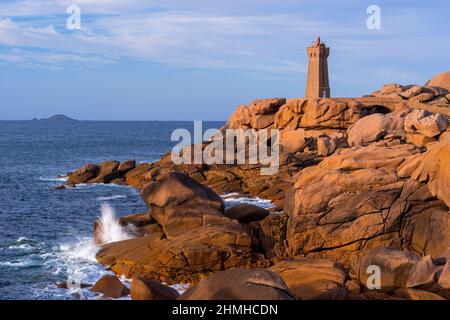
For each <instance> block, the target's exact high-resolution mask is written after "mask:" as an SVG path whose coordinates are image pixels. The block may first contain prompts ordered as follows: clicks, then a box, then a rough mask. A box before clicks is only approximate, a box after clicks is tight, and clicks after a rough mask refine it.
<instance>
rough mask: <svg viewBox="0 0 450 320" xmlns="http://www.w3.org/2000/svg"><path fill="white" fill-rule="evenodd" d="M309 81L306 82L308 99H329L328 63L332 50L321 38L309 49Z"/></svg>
mask: <svg viewBox="0 0 450 320" xmlns="http://www.w3.org/2000/svg"><path fill="white" fill-rule="evenodd" d="M307 52H308V59H309V64H308V80H307V82H306V94H305V97H306V98H310V99H316V98H329V97H330V81H329V79H328V62H327V58H328V56H329V55H330V48H327V47H326V46H325V43H321V42H320V37H317V41H316V42H314V43H313V44H312V45H311V47H308V49H307Z"/></svg>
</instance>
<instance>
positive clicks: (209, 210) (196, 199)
mask: <svg viewBox="0 0 450 320" xmlns="http://www.w3.org/2000/svg"><path fill="white" fill-rule="evenodd" d="M141 194H142V197H143V199H144V201H145V202H146V203H147V205H148V208H149V213H150V215H151V216H152V217H153V218H154V219H155V220H156V221H157V222H158V223H159V224H160V225H161V226H162V227H163V230H164V233H165V235H166V236H167V237H169V238H172V237H175V236H178V235H181V234H184V233H186V232H187V231H189V230H192V229H196V228H199V227H202V226H207V225H226V224H229V223H230V220H229V219H228V218H226V217H225V216H224V215H223V212H224V203H223V200H222V198H220V196H218V195H217V194H216V193H215V192H214V191H212V190H211V189H210V188H208V187H206V186H204V185H201V184H200V183H198V182H196V181H195V180H193V179H192V178H190V177H189V176H187V175H186V174H184V173H182V172H171V173H168V174H165V175H161V176H160V177H158V179H157V180H156V181H153V182H150V183H149V184H147V185H145V186H144V187H143V189H142V191H141Z"/></svg>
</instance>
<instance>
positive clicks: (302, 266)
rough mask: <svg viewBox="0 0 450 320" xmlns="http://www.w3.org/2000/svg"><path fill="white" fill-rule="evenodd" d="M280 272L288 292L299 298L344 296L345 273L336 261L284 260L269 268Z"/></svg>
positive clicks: (314, 298) (315, 298)
mask: <svg viewBox="0 0 450 320" xmlns="http://www.w3.org/2000/svg"><path fill="white" fill-rule="evenodd" d="M270 270H272V271H275V272H277V273H279V274H280V276H281V278H283V280H284V282H285V283H286V285H287V287H288V288H289V290H290V292H291V293H292V295H294V297H295V298H296V299H299V300H317V299H333V298H334V299H335V298H336V297H337V296H339V295H341V297H342V298H343V297H345V295H346V290H345V289H344V283H345V280H346V279H347V273H346V272H345V270H344V269H343V268H342V266H340V265H339V264H337V263H334V262H332V261H328V260H324V259H295V260H284V261H280V262H279V263H277V264H275V265H274V266H272V267H271V268H270Z"/></svg>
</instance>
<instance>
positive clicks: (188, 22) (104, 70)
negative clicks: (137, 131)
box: [0, 0, 450, 121]
mask: <svg viewBox="0 0 450 320" xmlns="http://www.w3.org/2000/svg"><path fill="white" fill-rule="evenodd" d="M74 4H75V5H77V6H78V7H79V8H80V11H81V18H80V22H81V24H80V29H68V28H67V20H68V18H69V17H70V15H71V14H68V13H67V8H68V7H69V6H70V5H74ZM370 5H377V6H378V7H379V8H380V22H381V25H380V27H381V28H380V29H369V28H368V27H367V20H368V18H369V17H370V15H371V13H367V8H368V7H369V6H370ZM448 12H450V1H448V0H435V1H433V0H431V1H427V2H425V1H411V0H410V1H403V0H399V1H395V3H394V1H378V0H371V1H364V0H356V1H355V0H353V1H349V0H340V1H331V0H329V1H325V0H314V1H312V0H308V1H306V0H227V1H224V0H132V1H130V0H0V111H1V112H0V120H26V119H32V118H44V117H48V116H50V115H53V114H66V115H68V116H70V117H73V118H76V119H83V120H204V121H207V120H226V119H227V118H228V117H229V116H230V115H231V113H232V112H233V111H234V110H235V108H236V106H238V105H241V104H247V103H249V102H250V101H251V100H253V99H257V98H271V97H301V96H303V95H304V91H305V83H306V71H307V56H306V47H307V46H309V45H310V44H311V42H312V41H314V40H315V38H316V37H317V35H320V37H321V39H322V42H325V43H326V45H327V46H329V47H330V48H331V49H330V50H331V52H330V57H329V61H328V64H329V73H330V86H331V94H332V96H335V97H353V96H362V95H365V94H369V93H370V92H372V91H374V90H377V89H379V88H380V87H381V86H382V85H383V84H385V83H401V84H423V83H425V82H426V81H427V80H429V79H430V78H431V77H432V76H434V75H436V74H438V73H441V72H444V71H447V70H450V54H449V53H450V41H449V40H450V19H448ZM70 21H72V20H70Z"/></svg>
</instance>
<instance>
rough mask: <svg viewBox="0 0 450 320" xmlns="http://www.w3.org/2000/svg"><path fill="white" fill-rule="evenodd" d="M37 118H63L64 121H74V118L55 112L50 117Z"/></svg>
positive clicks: (59, 119)
mask: <svg viewBox="0 0 450 320" xmlns="http://www.w3.org/2000/svg"><path fill="white" fill-rule="evenodd" d="M33 120H38V119H37V118H34V119H33ZM39 120H56V121H61V120H65V121H76V120H75V119H72V118H70V117H68V116H66V115H63V114H55V115H53V116H51V117H48V118H45V119H39Z"/></svg>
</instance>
